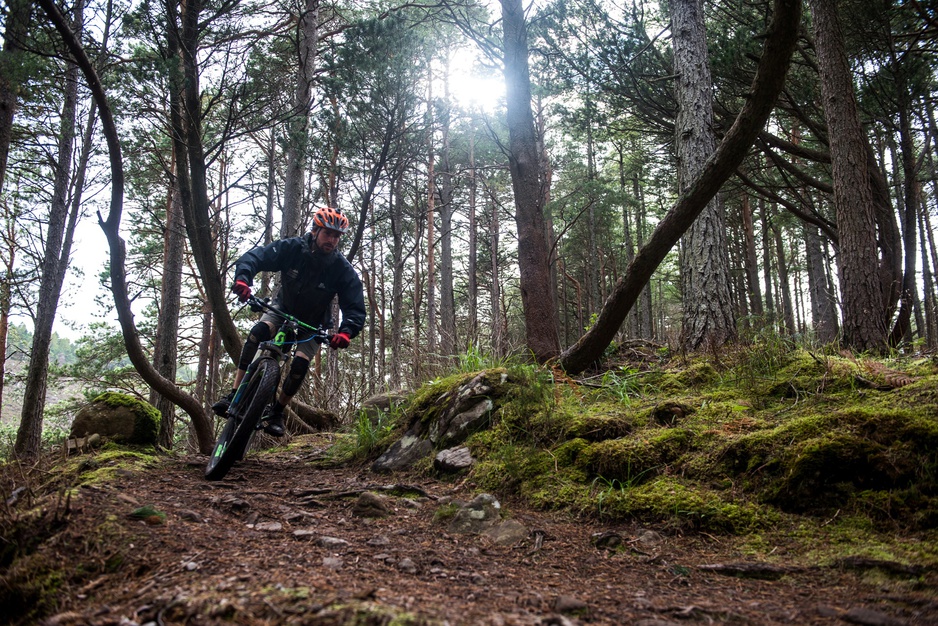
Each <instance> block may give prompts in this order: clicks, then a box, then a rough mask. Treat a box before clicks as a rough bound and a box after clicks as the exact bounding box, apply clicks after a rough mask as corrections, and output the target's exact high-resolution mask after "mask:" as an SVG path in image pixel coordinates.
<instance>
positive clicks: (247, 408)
mask: <svg viewBox="0 0 938 626" xmlns="http://www.w3.org/2000/svg"><path fill="white" fill-rule="evenodd" d="M279 383H280V368H279V367H278V364H277V362H276V361H274V360H273V359H270V358H266V359H261V360H260V361H258V362H257V367H256V368H254V372H253V374H251V377H250V378H249V379H248V383H247V388H245V390H244V395H243V397H242V399H241V400H240V401H239V402H238V405H239V406H240V407H243V410H239V408H238V407H232V408H231V409H229V413H234V415H233V416H231V415H229V417H228V418H227V421H226V423H225V428H224V429H222V431H221V434H220V435H219V436H218V441H217V442H215V449H214V450H212V456H211V457H209V460H208V465H207V466H206V467H205V478H206V479H208V480H221V479H222V478H224V477H225V474H227V473H228V470H230V469H231V467H232V466H233V465H234V464H235V463H236V462H237V461H239V460H241V458H242V457H243V456H244V453H245V451H246V450H247V448H248V445H249V444H250V443H251V438H252V437H253V436H254V432H255V431H256V430H257V422H258V420H260V418H261V414H263V412H264V408H265V407H266V406H267V405H268V404H269V403H270V401H271V400H273V397H274V394H275V393H276V392H277V385H278V384H279ZM232 409H234V410H232Z"/></svg>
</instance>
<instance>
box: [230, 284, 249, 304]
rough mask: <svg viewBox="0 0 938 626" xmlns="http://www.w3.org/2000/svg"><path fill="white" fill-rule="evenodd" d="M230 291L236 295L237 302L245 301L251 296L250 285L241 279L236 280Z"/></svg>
mask: <svg viewBox="0 0 938 626" xmlns="http://www.w3.org/2000/svg"><path fill="white" fill-rule="evenodd" d="M231 291H232V292H233V293H234V294H235V295H237V296H238V302H247V301H248V298H250V297H251V286H250V285H249V284H247V283H246V282H244V281H243V280H236V281H235V283H234V285H232V286H231Z"/></svg>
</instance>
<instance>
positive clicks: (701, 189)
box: [560, 0, 801, 374]
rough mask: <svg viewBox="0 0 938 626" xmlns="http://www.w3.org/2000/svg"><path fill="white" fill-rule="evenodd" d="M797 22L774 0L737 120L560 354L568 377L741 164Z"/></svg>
mask: <svg viewBox="0 0 938 626" xmlns="http://www.w3.org/2000/svg"><path fill="white" fill-rule="evenodd" d="M800 21H801V0H775V4H774V11H773V17H772V23H771V24H770V25H769V29H768V33H767V36H766V39H765V47H764V49H763V51H762V57H761V58H760V60H759V66H758V68H757V69H756V74H755V77H754V78H753V82H752V87H751V89H750V93H749V97H748V98H746V100H745V104H744V105H743V108H742V110H741V111H740V112H739V115H737V117H736V121H734V122H733V125H732V126H731V127H730V129H729V131H727V133H726V135H725V136H724V138H723V141H722V142H721V143H720V145H719V147H718V148H717V150H716V152H714V153H713V156H712V157H710V159H708V160H707V163H706V165H705V167H704V169H703V171H702V172H701V174H700V176H698V177H697V179H696V180H695V181H694V182H693V184H692V185H691V186H690V188H689V189H687V191H685V192H684V193H682V194H681V196H680V198H679V199H678V202H677V204H676V205H675V206H674V207H673V208H672V209H671V210H670V211H668V213H667V215H665V216H664V218H663V219H662V220H661V221H660V222H659V223H658V226H657V227H656V228H655V230H654V232H653V233H652V234H651V237H650V238H649V240H648V243H647V244H645V245H644V246H643V247H642V248H641V249H640V250H639V251H638V254H637V255H635V258H634V259H633V260H632V262H631V263H629V266H628V268H627V269H626V271H625V275H624V276H622V278H620V279H619V281H618V282H617V283H616V285H615V287H614V288H613V290H612V293H611V294H610V295H609V297H608V298H607V300H606V303H605V305H604V306H603V309H602V311H600V313H599V318H598V319H597V320H596V323H595V324H594V325H593V327H592V328H591V329H590V330H589V331H588V332H587V333H586V334H585V335H583V336H582V337H581V338H580V339H579V341H577V342H576V343H575V344H574V345H573V346H571V347H570V348H568V349H567V350H565V351H564V353H563V354H562V355H561V358H560V364H561V366H562V367H563V368H564V369H565V370H566V371H567V372H568V373H570V374H578V373H580V372H582V371H583V370H585V369H586V368H587V367H589V366H590V365H591V364H592V363H595V362H596V361H597V360H599V358H600V357H601V356H602V353H603V351H604V350H605V349H606V347H608V346H609V343H610V342H611V341H612V339H613V337H614V336H615V334H616V332H617V331H618V329H619V327H620V326H621V325H622V322H623V320H624V319H625V317H626V315H628V312H629V309H630V308H631V307H632V305H633V304H635V301H636V300H637V299H638V296H639V294H640V293H641V290H642V288H643V287H644V286H645V285H646V284H647V283H648V280H649V279H650V278H651V275H652V274H653V273H654V271H655V269H656V268H657V267H658V265H659V264H660V263H661V261H662V260H663V259H664V258H665V256H667V254H668V252H669V251H670V250H671V248H672V247H673V246H674V244H675V243H677V241H678V239H680V237H681V236H682V235H683V234H684V233H685V232H686V231H687V229H688V228H690V226H691V224H693V222H694V220H695V219H696V218H697V216H698V215H699V214H700V212H701V211H703V209H704V207H706V205H707V203H708V202H710V200H711V199H712V198H713V196H715V195H716V193H717V192H718V191H719V190H720V187H721V186H722V185H723V183H724V182H725V181H726V180H727V179H728V178H729V177H730V176H731V175H732V174H733V172H735V171H736V168H737V167H739V165H740V164H741V163H742V162H743V159H744V158H745V157H746V154H747V153H748V152H749V149H750V148H751V147H752V144H753V142H754V141H755V139H756V136H757V135H758V133H759V130H760V129H761V128H762V127H763V126H764V125H765V122H766V120H768V118H769V114H770V113H771V112H772V108H773V107H774V105H775V100H776V98H777V97H778V94H779V93H780V92H781V90H782V87H783V86H784V83H785V75H786V74H787V72H788V66H789V63H790V61H791V56H792V52H793V51H794V49H795V42H796V41H797V38H798V26H799V23H800Z"/></svg>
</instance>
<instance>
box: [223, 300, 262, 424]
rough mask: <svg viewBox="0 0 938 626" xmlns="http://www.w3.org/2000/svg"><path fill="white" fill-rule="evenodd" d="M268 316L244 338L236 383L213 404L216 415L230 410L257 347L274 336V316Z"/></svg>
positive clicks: (236, 373)
mask: <svg viewBox="0 0 938 626" xmlns="http://www.w3.org/2000/svg"><path fill="white" fill-rule="evenodd" d="M267 317H268V316H267V315H265V316H263V317H261V319H260V320H259V321H258V322H257V323H256V324H255V325H254V327H253V328H252V329H251V332H250V333H248V336H247V338H246V339H245V340H244V346H242V348H241V358H240V359H238V370H237V371H236V372H235V379H234V384H233V385H232V387H231V391H229V392H228V393H227V394H225V395H224V396H222V397H221V398H219V399H218V401H217V402H215V404H213V405H212V411H213V412H214V413H215V414H216V415H220V416H222V417H224V416H225V414H226V413H227V412H228V407H229V406H231V400H232V399H233V398H234V395H235V392H236V391H237V390H238V387H240V386H241V382H242V381H243V380H244V375H245V373H246V372H247V369H248V365H250V364H251V361H253V360H254V356H255V355H256V354H257V347H258V346H259V345H260V343H261V342H262V341H267V340H268V339H270V338H271V337H272V336H273V332H274V328H275V326H274V321H273V318H271V319H265V318H267Z"/></svg>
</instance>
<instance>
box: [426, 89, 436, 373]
mask: <svg viewBox="0 0 938 626" xmlns="http://www.w3.org/2000/svg"><path fill="white" fill-rule="evenodd" d="M431 82H432V80H431ZM431 102H432V100H431ZM430 106H431V108H432V104H431V105H430ZM430 127H431V128H432V127H433V123H432V122H431V124H430ZM427 148H428V155H427V156H428V160H427V356H428V357H429V359H430V360H431V361H436V360H437V357H438V351H437V345H436V326H437V321H436V265H435V263H436V231H435V230H434V224H435V222H436V160H435V159H434V152H433V133H432V132H430V133H429V137H428V139H427Z"/></svg>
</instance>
